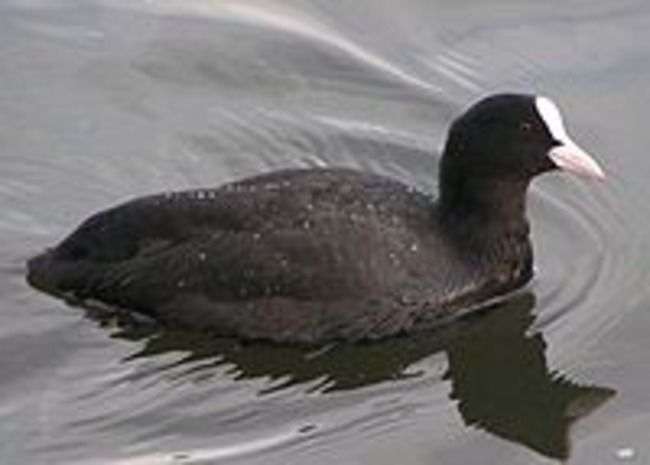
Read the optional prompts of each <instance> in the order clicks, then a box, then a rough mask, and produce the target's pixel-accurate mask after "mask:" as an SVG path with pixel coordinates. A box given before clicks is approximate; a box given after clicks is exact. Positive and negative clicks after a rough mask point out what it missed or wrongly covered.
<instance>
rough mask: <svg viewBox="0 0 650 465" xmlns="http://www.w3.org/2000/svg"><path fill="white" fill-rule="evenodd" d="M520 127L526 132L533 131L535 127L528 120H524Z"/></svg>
mask: <svg viewBox="0 0 650 465" xmlns="http://www.w3.org/2000/svg"><path fill="white" fill-rule="evenodd" d="M519 129H521V132H525V133H527V132H530V131H532V129H533V125H532V124H530V123H529V122H528V121H523V122H522V123H521V124H520V125H519Z"/></svg>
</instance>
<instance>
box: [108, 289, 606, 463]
mask: <svg viewBox="0 0 650 465" xmlns="http://www.w3.org/2000/svg"><path fill="white" fill-rule="evenodd" d="M534 304H535V299H534V296H533V295H532V294H530V293H523V294H519V295H516V296H514V297H512V298H510V299H509V300H507V301H506V302H504V303H500V304H497V305H495V306H494V307H495V308H490V309H489V311H483V312H479V313H477V314H475V315H472V316H470V317H468V318H465V319H463V320H461V321H458V322H456V323H454V324H452V325H448V326H447V327H445V328H441V329H439V330H436V331H431V332H427V333H420V334H416V335H412V336H408V337H401V338H391V339H388V340H385V341H381V342H374V343H369V344H356V345H353V344H336V345H332V346H328V347H323V348H320V349H314V348H299V347H283V346H273V345H269V344H265V343H262V342H255V343H242V342H238V341H236V340H232V339H224V338H215V337H210V336H207V335H206V336H203V335H197V334H196V333H190V332H181V331H170V330H160V329H156V328H152V327H142V326H134V325H127V326H123V327H121V329H118V330H117V331H116V332H115V333H114V336H115V337H119V338H123V339H130V340H137V341H140V343H143V344H144V345H143V346H142V347H141V349H139V350H138V351H137V352H136V353H134V354H133V355H132V356H131V357H130V359H135V358H142V357H155V356H156V355H158V354H162V353H167V352H170V351H174V352H179V351H180V352H182V353H184V354H186V356H185V357H184V358H183V359H182V360H181V361H180V362H175V363H174V366H178V365H179V364H187V365H188V366H191V367H192V373H193V374H195V373H196V371H197V370H199V371H203V372H204V373H206V374H209V373H210V371H211V370H212V373H214V372H215V371H216V370H215V367H223V366H230V367H232V369H231V370H229V371H228V373H230V374H231V375H232V377H233V378H234V379H248V378H256V377H266V378H267V379H270V380H275V382H273V383H271V384H270V385H271V386H272V387H271V388H270V389H269V390H278V389H283V388H286V387H288V386H292V385H296V384H298V383H307V382H309V383H310V386H317V387H316V388H313V387H312V388H313V389H318V390H319V391H320V392H323V393H326V392H331V391H335V390H351V389H355V388H360V387H363V386H369V385H372V384H375V383H380V382H386V381H389V380H396V379H403V378H406V377H412V376H420V375H421V373H417V372H413V371H412V370H411V371H410V370H409V368H410V367H411V368H412V366H413V364H414V363H416V362H418V361H421V360H422V359H424V358H425V357H428V356H430V355H432V354H435V353H438V352H440V351H444V352H445V353H446V355H447V357H448V361H449V366H448V370H447V372H446V374H445V375H444V378H445V379H446V380H449V382H450V383H451V385H452V393H451V398H452V399H453V400H455V401H457V402H458V409H459V411H460V414H461V415H462V418H463V419H464V421H465V423H466V424H467V425H472V426H474V427H478V428H481V429H484V430H486V431H488V432H490V433H492V434H494V435H496V436H499V437H501V438H504V439H508V440H511V441H515V442H517V443H520V444H523V445H525V446H527V447H529V448H531V449H533V450H535V451H537V452H539V453H541V454H543V455H546V456H549V457H554V458H565V457H567V456H568V455H569V446H570V441H569V434H568V432H569V428H570V426H571V424H572V423H573V422H574V421H575V420H577V419H579V418H580V417H583V416H585V415H587V414H588V413H590V412H592V411H593V410H595V409H596V408H598V407H599V406H600V405H601V404H602V403H604V402H605V401H606V400H607V399H609V398H610V397H611V396H613V395H614V393H615V392H614V391H613V390H612V389H609V388H604V387H597V386H580V385H577V384H575V383H573V382H571V381H569V380H568V379H566V378H565V377H563V376H562V375H561V374H559V373H554V372H552V371H550V370H549V367H548V365H547V362H546V356H545V353H544V350H545V347H546V344H545V342H544V338H543V335H542V334H541V333H539V332H537V333H533V334H529V333H527V330H528V329H529V328H530V325H531V323H532V322H533V320H534V315H533V313H532V310H533V307H534ZM219 373H223V371H219Z"/></svg>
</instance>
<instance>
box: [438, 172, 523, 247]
mask: <svg viewBox="0 0 650 465" xmlns="http://www.w3.org/2000/svg"><path fill="white" fill-rule="evenodd" d="M529 184H530V183H529V181H528V180H525V179H512V178H510V179H508V178H491V177H482V178H477V177H469V179H468V178H467V177H458V178H456V179H453V178H451V177H449V176H445V177H444V178H442V179H441V184H440V200H439V203H438V211H439V213H440V215H441V219H442V223H443V224H447V225H450V227H451V228H450V230H452V231H454V234H456V235H457V236H459V237H460V238H461V239H463V240H468V241H470V242H471V243H473V244H476V245H477V246H478V247H484V246H485V247H487V245H488V244H493V245H496V246H497V247H499V248H503V247H507V246H508V244H509V243H513V246H514V245H515V243H518V242H528V234H529V230H530V228H529V225H528V220H527V218H526V192H527V190H528V185H529Z"/></svg>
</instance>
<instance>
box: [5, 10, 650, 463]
mask: <svg viewBox="0 0 650 465" xmlns="http://www.w3.org/2000/svg"><path fill="white" fill-rule="evenodd" d="M648 44H650V4H648V2H647V1H645V0H634V1H626V0H622V1H617V2H609V1H606V0H590V1H588V0H568V1H562V2H561V1H547V2H532V1H531V2H525V1H519V2H515V1H512V0H490V1H485V0H466V1H463V2H459V1H456V0H434V1H421V0H408V1H402V2H393V1H388V0H372V1H370V0H368V1H332V0H323V1H321V0H306V1H302V2H300V1H283V2H273V1H270V0H265V1H248V0H239V1H227V0H191V1H190V0H184V1H181V0H166V1H164V0H148V1H147V0H129V1H127V0H113V1H108V0H106V1H102V0H86V1H81V0H79V1H72V0H2V1H0V161H1V164H0V166H1V168H0V211H1V212H2V213H1V214H0V238H1V239H2V240H1V241H0V275H1V276H0V370H1V373H2V377H1V378H0V463H2V464H45V463H47V464H73V465H76V464H113V465H118V464H119V465H126V464H129V465H136V464H137V465H141V464H142V465H157V464H212V463H227V464H265V465H268V464H283V465H284V464H306V463H309V464H310V465H311V464H330V463H341V464H395V463H399V464H401V465H410V464H452V465H453V464H458V465H467V464H482V465H483V464H545V463H557V462H558V461H561V462H565V463H571V464H589V465H593V464H612V463H640V464H641V463H649V461H650V389H648V385H649V384H650V357H648V353H650V341H649V339H648V336H647V335H648V333H649V332H650V289H649V286H648V278H649V276H650V247H649V246H650V239H648V234H649V233H650V215H649V213H650V205H649V204H648V201H647V199H648V198H649V195H650V184H648V181H647V180H648V173H650V157H648V154H647V147H648V146H649V145H650V131H648V127H647V126H648V104H649V103H650V94H649V92H648V91H647V89H648V85H649V84H648V83H650V47H649V46H648ZM504 90H508V91H526V92H536V93H541V94H545V95H548V96H551V97H552V98H553V99H554V100H556V101H557V102H558V103H559V104H560V106H561V107H562V108H563V112H564V116H565V119H566V120H567V124H568V127H569V130H570V131H571V132H572V134H573V136H574V138H575V139H576V140H577V141H579V142H580V144H581V145H582V146H584V147H585V148H587V149H588V150H589V151H590V152H591V153H592V155H593V156H594V157H595V158H597V159H598V160H599V161H600V162H601V163H602V165H603V166H604V168H605V171H606V172H607V175H608V178H607V181H606V182H605V183H586V182H584V181H580V180H576V179H574V178H570V177H567V176H561V175H548V176H545V177H543V178H541V179H539V180H538V181H536V182H535V185H534V188H533V190H532V192H531V195H530V201H529V209H530V216H531V220H532V225H533V237H534V244H535V249H536V257H537V259H536V277H535V279H534V281H533V282H532V283H531V284H530V285H529V286H527V287H526V289H524V290H522V291H521V292H519V293H517V294H516V295H515V296H513V297H512V298H510V299H508V301H507V302H505V303H502V304H498V305H496V306H495V307H494V308H491V309H490V311H486V312H484V313H482V314H480V315H476V316H474V317H471V318H467V319H465V320H463V321H461V322H459V323H458V324H454V325H451V326H450V327H448V328H445V329H443V330H440V331H434V332H432V333H427V334H420V335H417V336H414V337H408V338H397V339H392V340H388V341H386V342H382V343H378V344H371V345H366V346H345V345H343V346H334V347H325V348H322V349H319V350H312V351H309V350H299V349H295V348H288V347H284V348H283V347H270V346H266V345H264V344H243V343H239V342H237V341H234V340H225V339H215V338H210V337H206V336H200V335H197V334H191V333H183V332H175V331H162V330H160V329H158V328H156V327H154V326H148V325H142V326H140V325H137V326H132V325H127V326H125V325H123V324H120V322H117V321H115V320H114V319H113V318H110V317H106V316H105V315H102V314H101V313H95V312H89V311H84V310H83V309H80V308H75V307H71V306H68V305H66V304H65V303H64V302H61V301H58V300H55V299H53V298H51V297H49V296H46V295H43V294H40V293H39V292H37V291H35V290H33V289H31V288H29V287H28V286H27V284H26V283H25V281H24V276H25V265H24V263H25V260H26V259H27V258H29V257H30V256H32V255H34V254H36V253H38V252H40V251H41V250H43V249H44V248H45V247H47V246H49V245H52V244H54V243H56V242H57V241H58V240H59V239H60V238H62V237H63V236H64V235H65V234H67V233H68V232H70V230H71V229H72V228H74V227H75V226H76V225H77V224H78V223H79V222H80V221H81V220H82V219H83V218H84V217H86V216H88V215H89V214H90V213H92V212H95V211H98V210H101V209H103V208H106V207H108V206H110V205H113V204H116V203H118V202H121V201H123V200H126V199H128V198H132V197H134V196H139V195H144V194H149V193H154V192H159V191H167V190H177V189H183V188H189V187H196V186H213V185H217V184H220V183H223V182H226V181H229V180H233V179H236V178H240V177H243V176H246V175H251V174H256V173H260V172H264V171H268V170H271V169H276V168H284V167H298V166H321V165H328V166H329V165H342V166H349V167H355V168H359V169H364V170H369V171H373V172H377V173H382V174H387V175H391V176H394V177H397V178H399V179H402V180H404V181H406V182H408V183H411V184H413V185H416V186H418V187H419V188H421V189H424V190H429V191H435V189H436V182H435V179H436V175H437V167H436V165H437V159H438V157H439V154H440V147H441V145H442V143H443V141H444V136H445V130H446V127H447V125H448V123H449V121H450V120H451V118H453V117H454V115H457V114H458V113H460V112H461V111H462V110H463V109H464V108H465V107H466V106H467V105H468V104H469V103H470V102H472V101H474V100H475V99H477V98H479V97H480V96H483V95H485V94H488V93H491V92H494V91H504Z"/></svg>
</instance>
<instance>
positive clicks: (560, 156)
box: [548, 139, 605, 180]
mask: <svg viewBox="0 0 650 465" xmlns="http://www.w3.org/2000/svg"><path fill="white" fill-rule="evenodd" d="M548 157H549V158H550V159H551V160H553V163H555V165H556V166H557V167H558V168H560V169H562V170H566V171H568V172H570V173H574V174H577V175H579V176H584V177H586V178H594V179H599V180H603V179H605V173H604V172H603V170H602V168H601V167H600V166H599V165H598V163H596V160H594V159H593V158H591V157H590V156H589V154H588V153H587V152H585V151H584V150H582V149H581V148H580V147H578V146H577V145H576V144H574V143H573V142H572V141H571V140H570V139H569V140H566V141H563V143H562V145H558V146H556V147H553V148H552V149H551V150H550V151H549V152H548Z"/></svg>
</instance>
